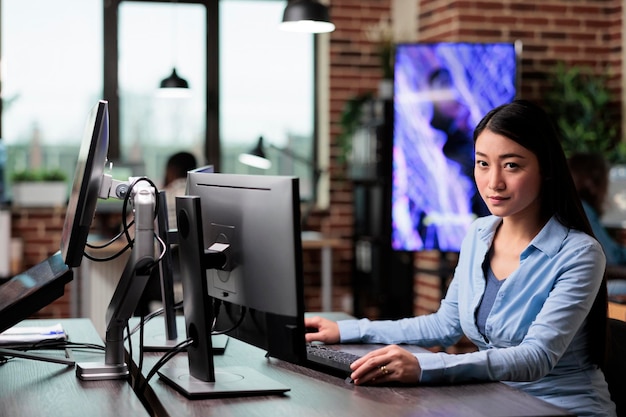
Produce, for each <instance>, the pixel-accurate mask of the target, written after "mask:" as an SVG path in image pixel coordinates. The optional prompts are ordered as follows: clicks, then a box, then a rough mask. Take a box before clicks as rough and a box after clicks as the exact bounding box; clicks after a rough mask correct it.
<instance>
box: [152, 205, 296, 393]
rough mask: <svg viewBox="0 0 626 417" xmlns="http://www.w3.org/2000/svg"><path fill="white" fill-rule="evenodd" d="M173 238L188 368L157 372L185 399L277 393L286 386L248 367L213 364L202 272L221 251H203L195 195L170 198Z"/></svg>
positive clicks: (220, 261)
mask: <svg viewBox="0 0 626 417" xmlns="http://www.w3.org/2000/svg"><path fill="white" fill-rule="evenodd" d="M176 213H177V219H178V241H179V242H178V243H179V245H180V256H181V258H180V267H181V278H182V283H183V292H184V293H185V297H184V298H183V311H184V313H185V323H186V328H187V329H188V331H187V332H188V336H189V337H191V338H192V339H193V344H191V345H190V346H189V347H188V348H187V358H188V365H189V366H188V367H179V368H176V367H174V368H163V369H162V370H160V371H159V376H160V377H161V378H162V379H163V381H165V382H166V383H167V384H169V385H171V386H172V387H173V388H174V389H176V390H177V391H179V392H180V393H181V394H183V395H185V396H186V397H187V398H190V399H198V398H219V397H237V396H249V395H269V394H283V393H285V392H286V391H289V388H288V387H287V386H285V385H283V384H281V383H279V382H277V381H275V380H273V379H271V378H268V377H266V376H265V375H263V374H261V373H259V372H257V371H255V370H254V369H251V368H248V367H220V368H218V369H215V366H214V363H213V351H212V346H211V342H212V338H211V325H212V322H213V317H214V313H213V299H212V298H211V297H210V296H209V293H208V288H207V281H206V279H196V277H200V276H205V275H206V269H207V268H217V267H219V266H220V265H224V264H225V263H226V262H225V259H224V254H223V253H220V252H212V251H205V250H204V237H203V232H202V217H201V207H200V198H199V197H197V196H184V197H177V198H176Z"/></svg>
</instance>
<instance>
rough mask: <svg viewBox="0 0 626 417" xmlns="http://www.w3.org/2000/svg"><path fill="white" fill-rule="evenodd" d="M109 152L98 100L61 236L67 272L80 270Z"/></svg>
mask: <svg viewBox="0 0 626 417" xmlns="http://www.w3.org/2000/svg"><path fill="white" fill-rule="evenodd" d="M108 151H109V107H108V102H107V101H104V100H100V101H99V102H98V104H96V105H95V106H94V107H93V109H92V110H91V112H90V113H89V117H88V119H87V124H86V126H85V133H84V135H83V140H82V142H81V144H80V150H79V152H78V160H77V161H76V170H75V171H74V181H73V183H72V189H71V192H70V198H69V202H68V204H67V210H66V212H65V223H64V224H63V232H62V235H61V253H62V254H63V259H64V260H65V264H66V265H67V266H69V267H70V268H73V267H77V266H80V263H81V261H82V259H83V254H84V252H85V245H86V244H87V236H88V235H89V229H90V228H91V222H92V220H93V217H94V215H95V213H96V205H97V203H98V196H99V193H100V187H101V185H102V179H103V174H104V167H105V164H106V160H107V153H108Z"/></svg>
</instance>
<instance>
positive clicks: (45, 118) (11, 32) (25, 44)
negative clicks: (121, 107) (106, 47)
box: [0, 0, 102, 178]
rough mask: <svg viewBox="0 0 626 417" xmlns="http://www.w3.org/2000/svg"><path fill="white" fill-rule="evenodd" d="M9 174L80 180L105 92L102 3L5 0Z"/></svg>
mask: <svg viewBox="0 0 626 417" xmlns="http://www.w3.org/2000/svg"><path fill="white" fill-rule="evenodd" d="M1 4H2V21H1V23H0V24H1V28H2V32H1V36H2V38H1V40H2V49H1V50H2V59H1V62H2V67H1V76H2V102H3V107H2V124H1V126H2V132H1V133H2V141H3V142H4V144H5V145H6V147H7V152H8V158H7V166H6V167H5V172H6V176H7V178H10V175H11V173H12V172H15V171H20V170H24V169H43V168H46V169H57V168H58V169H61V170H63V171H65V172H66V174H67V175H68V178H71V177H72V176H73V175H74V166H75V164H76V156H77V154H78V147H79V145H80V140H81V138H82V135H83V130H84V127H85V120H86V118H87V114H88V113H89V110H90V109H91V107H92V106H93V105H95V103H97V101H98V100H99V99H100V98H101V94H102V0H80V1H77V0H56V1H54V2H50V1H49V0H29V1H27V2H24V1H21V0H2V3H1Z"/></svg>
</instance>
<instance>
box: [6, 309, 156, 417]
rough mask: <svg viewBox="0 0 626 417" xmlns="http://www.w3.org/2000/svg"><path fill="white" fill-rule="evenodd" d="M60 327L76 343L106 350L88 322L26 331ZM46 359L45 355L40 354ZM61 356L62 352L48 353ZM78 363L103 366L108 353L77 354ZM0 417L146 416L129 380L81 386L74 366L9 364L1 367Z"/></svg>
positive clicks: (28, 323) (26, 323)
mask: <svg viewBox="0 0 626 417" xmlns="http://www.w3.org/2000/svg"><path fill="white" fill-rule="evenodd" d="M54 323H61V324H62V325H63V327H64V328H65V330H66V332H67V333H68V335H69V338H70V340H71V341H73V342H79V343H83V342H84V343H97V344H100V345H102V340H101V339H100V337H99V336H98V333H97V332H96V329H95V328H94V327H93V325H92V324H91V322H90V321H89V320H88V319H60V320H26V321H24V322H22V323H20V325H23V326H48V325H51V324H54ZM41 353H43V352H41ZM50 355H55V356H60V355H61V353H60V352H50ZM72 355H73V358H74V360H77V361H104V352H98V351H93V350H90V351H86V350H84V351H80V350H76V349H75V350H73V351H72ZM0 387H2V388H0V416H20V417H29V416H33V417H34V416H36V417H42V416H50V417H72V416H77V417H78V416H80V417H83V416H89V417H94V416H95V417H98V416H102V417H109V416H111V417H117V416H121V415H128V416H138V417H141V416H147V415H148V413H147V411H146V409H145V408H144V406H143V405H142V404H141V402H140V401H139V399H138V397H137V396H136V395H135V393H134V392H133V390H132V389H131V387H130V384H129V383H128V382H127V381H125V380H109V381H81V380H79V379H78V378H77V377H76V372H75V368H74V367H73V366H65V365H59V364H56V363H48V362H41V361H34V360H28V359H19V358H16V359H11V360H10V361H8V362H7V363H6V364H4V365H2V366H0Z"/></svg>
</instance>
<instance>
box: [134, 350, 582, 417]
mask: <svg viewBox="0 0 626 417" xmlns="http://www.w3.org/2000/svg"><path fill="white" fill-rule="evenodd" d="M343 348H345V349H346V350H348V349H352V350H355V351H356V352H357V353H359V352H363V351H365V350H367V349H371V348H372V346H366V345H344V346H343ZM417 349H419V348H417ZM264 356H265V352H264V351H262V350H260V349H257V348H255V347H253V346H250V345H247V344H245V343H243V342H240V341H238V340H236V339H233V338H230V341H229V342H228V345H227V347H226V352H225V353H224V355H218V356H215V364H216V371H217V372H218V373H217V375H218V377H219V368H220V366H247V367H251V368H253V369H255V370H256V371H259V372H261V373H262V374H264V375H265V376H268V377H270V378H272V379H274V380H276V381H279V382H281V383H282V384H285V385H287V386H288V387H290V388H291V390H290V391H289V392H287V393H286V394H285V395H282V396H280V395H279V396H257V397H243V398H226V399H202V400H189V399H187V398H186V397H184V396H183V395H181V394H179V393H178V392H177V391H175V390H174V389H173V388H171V387H170V386H169V385H167V384H166V383H165V382H163V381H162V380H160V379H159V377H158V376H155V377H154V378H153V379H152V380H150V387H149V390H148V392H147V397H148V403H149V407H151V408H152V410H153V413H154V415H155V416H181V417H182V416H186V417H187V416H198V417H200V416H229V417H233V416H234V417H238V416H241V417H254V416H264V417H265V416H272V417H275V416H285V417H293V416H303V417H307V416H316V417H317V416H359V417H367V416H372V417H374V416H375V417H379V416H415V417H417V416H432V417H435V416H437V417H440V416H446V417H454V416H565V415H571V414H568V413H567V412H565V411H563V410H561V409H559V408H557V407H554V406H552V405H550V404H548V403H545V402H543V401H541V400H539V399H537V398H535V397H532V396H530V395H528V394H525V393H523V392H521V391H518V390H515V389H513V388H511V387H509V386H507V385H505V384H503V383H498V382H494V383H481V384H467V385H454V386H438V387H428V386H416V387H366V386H355V385H353V384H350V383H347V382H345V381H344V380H343V379H341V378H337V377H334V376H330V375H326V374H324V373H321V372H317V371H314V370H312V369H308V368H304V367H301V366H298V365H294V364H291V363H287V362H284V361H281V360H277V359H273V358H265V357H264ZM159 357H160V354H158V353H149V354H146V355H145V356H144V368H143V372H142V373H143V374H144V375H146V374H147V373H148V372H149V370H150V368H151V367H152V365H154V363H155V362H156V361H157V359H158V358H159ZM176 365H178V366H186V365H187V357H186V355H184V354H181V355H178V356H177V357H175V358H174V359H173V360H172V361H170V362H169V363H168V364H166V366H176Z"/></svg>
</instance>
